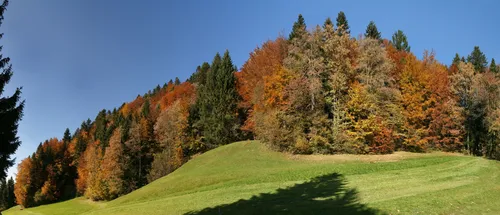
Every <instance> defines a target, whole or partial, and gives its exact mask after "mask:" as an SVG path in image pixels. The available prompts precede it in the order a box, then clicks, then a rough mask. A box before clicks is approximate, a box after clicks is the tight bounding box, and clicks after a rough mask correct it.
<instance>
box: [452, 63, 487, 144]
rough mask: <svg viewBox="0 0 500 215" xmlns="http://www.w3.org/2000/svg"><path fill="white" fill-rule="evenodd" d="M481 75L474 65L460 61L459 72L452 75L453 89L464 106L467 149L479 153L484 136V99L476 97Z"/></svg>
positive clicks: (459, 102) (461, 105)
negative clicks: (477, 74)
mask: <svg viewBox="0 0 500 215" xmlns="http://www.w3.org/2000/svg"><path fill="white" fill-rule="evenodd" d="M478 77H479V76H476V75H475V69H474V65H473V64H471V63H463V62H460V63H459V65H458V72H457V73H456V74H454V75H452V76H451V90H452V92H453V94H454V95H455V96H456V99H457V103H458V105H459V106H460V107H461V108H462V117H463V118H464V120H465V122H464V127H465V135H464V136H465V137H464V143H465V147H466V150H468V151H469V153H471V154H479V153H480V147H479V143H480V142H481V136H484V135H485V134H484V127H483V125H484V124H483V119H484V117H485V114H484V107H485V104H484V101H483V100H482V98H481V97H476V92H477V86H478V84H479V83H480V82H479V81H478V80H479V79H478Z"/></svg>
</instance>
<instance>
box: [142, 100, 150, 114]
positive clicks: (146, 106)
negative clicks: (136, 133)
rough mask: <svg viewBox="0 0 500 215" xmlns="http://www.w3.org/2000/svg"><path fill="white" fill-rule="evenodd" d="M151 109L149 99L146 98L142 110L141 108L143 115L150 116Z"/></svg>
mask: <svg viewBox="0 0 500 215" xmlns="http://www.w3.org/2000/svg"><path fill="white" fill-rule="evenodd" d="M149 111H150V103H149V99H146V101H145V102H144V104H143V105H142V110H141V114H142V116H143V117H146V118H147V117H149Z"/></svg>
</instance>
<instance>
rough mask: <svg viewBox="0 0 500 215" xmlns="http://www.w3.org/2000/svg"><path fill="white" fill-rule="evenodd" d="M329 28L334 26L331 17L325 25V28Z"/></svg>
mask: <svg viewBox="0 0 500 215" xmlns="http://www.w3.org/2000/svg"><path fill="white" fill-rule="evenodd" d="M327 26H333V22H332V20H331V19H330V17H328V18H326V20H325V23H324V24H323V28H327Z"/></svg>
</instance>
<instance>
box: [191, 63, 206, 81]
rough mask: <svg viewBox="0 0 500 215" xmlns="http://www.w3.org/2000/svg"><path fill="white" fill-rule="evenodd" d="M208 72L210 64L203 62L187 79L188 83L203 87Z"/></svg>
mask: <svg viewBox="0 0 500 215" xmlns="http://www.w3.org/2000/svg"><path fill="white" fill-rule="evenodd" d="M208 70H210V64H209V63H207V62H203V64H201V66H198V67H197V68H196V71H195V72H194V73H193V74H192V75H191V77H189V79H188V81H189V82H191V83H193V84H194V83H197V84H198V85H204V84H205V81H206V77H207V73H208Z"/></svg>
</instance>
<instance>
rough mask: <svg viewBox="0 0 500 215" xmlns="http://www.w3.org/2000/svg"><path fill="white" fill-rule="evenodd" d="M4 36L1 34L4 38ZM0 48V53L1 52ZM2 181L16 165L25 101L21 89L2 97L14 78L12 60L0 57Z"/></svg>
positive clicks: (2, 9) (4, 6) (0, 7)
mask: <svg viewBox="0 0 500 215" xmlns="http://www.w3.org/2000/svg"><path fill="white" fill-rule="evenodd" d="M8 4H9V1H8V0H4V1H3V3H2V5H0V26H1V24H2V22H3V19H4V13H5V11H6V10H7V5H8ZM2 36H3V34H0V38H2ZM1 48H2V47H1V46H0V51H1ZM0 69H2V72H1V73H0V121H1V122H2V123H0V136H1V138H0V154H1V155H2V156H0V180H4V179H5V177H6V176H7V169H8V168H9V167H11V166H12V165H14V159H12V158H11V157H10V156H11V155H12V154H14V153H15V152H16V150H17V148H18V147H19V145H20V144H21V141H19V137H17V128H18V125H19V120H21V118H22V116H23V109H24V101H21V102H19V100H20V99H21V89H22V88H17V89H16V91H15V92H14V94H13V95H12V96H10V97H9V96H7V97H2V93H3V92H4V90H5V89H4V87H5V85H7V84H8V83H9V81H10V79H11V77H12V74H13V72H12V64H10V58H8V57H5V58H4V57H2V56H1V55H0Z"/></svg>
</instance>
